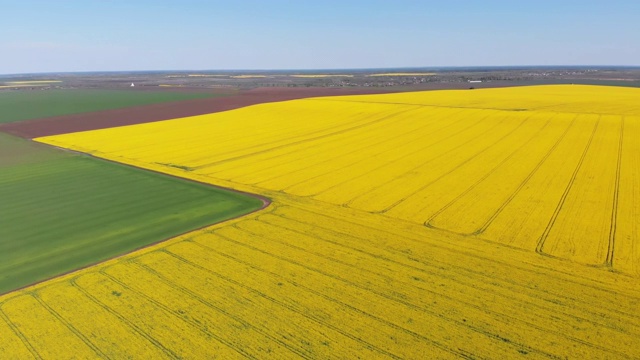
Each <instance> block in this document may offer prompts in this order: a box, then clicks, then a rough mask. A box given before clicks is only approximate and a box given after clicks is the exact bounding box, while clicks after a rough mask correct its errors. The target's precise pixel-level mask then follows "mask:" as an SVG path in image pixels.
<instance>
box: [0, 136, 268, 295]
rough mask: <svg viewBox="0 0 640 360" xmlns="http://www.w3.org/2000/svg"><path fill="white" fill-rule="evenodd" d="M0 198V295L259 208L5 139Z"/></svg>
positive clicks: (223, 194)
mask: <svg viewBox="0 0 640 360" xmlns="http://www.w3.org/2000/svg"><path fill="white" fill-rule="evenodd" d="M0 199H2V202H1V203H0V293H4V292H7V291H9V290H13V289H15V288H18V287H22V286H25V285H29V284H32V283H34V282H37V281H41V280H44V279H47V278H50V277H52V276H55V275H59V274H62V273H65V272H68V271H71V270H75V269H77V268H80V267H84V266H87V265H91V264H94V263H96V262H98V261H102V260H105V259H108V258H111V257H114V256H117V255H120V254H122V253H126V252H129V251H132V250H135V249H137V248H140V247H143V246H145V245H148V244H150V243H153V242H158V241H161V240H163V239H167V238H170V237H172V236H176V235H179V234H181V233H184V232H186V231H189V230H193V229H195V228H199V227H202V226H204V225H208V224H211V223H214V222H217V221H221V220H225V219H228V218H232V217H234V216H238V215H240V214H244V213H246V212H248V211H251V210H255V209H258V208H260V206H261V205H262V202H261V201H260V200H259V199H256V198H252V197H248V196H245V195H241V194H237V193H233V192H229V191H223V190H220V189H215V188H211V187H209V186H205V185H201V184H196V183H193V182H186V181H183V180H180V179H175V178H172V177H168V176H163V175H159V174H154V173H151V172H148V171H144V170H139V169H134V168H131V167H126V166H122V165H119V164H113V163H109V162H106V161H104V160H99V159H94V158H91V157H88V156H86V155H80V154H73V153H70V152H68V151H61V150H56V149H52V148H50V147H48V146H42V145H41V144H35V143H32V142H29V141H26V140H23V139H19V138H15V137H11V136H8V135H3V134H0Z"/></svg>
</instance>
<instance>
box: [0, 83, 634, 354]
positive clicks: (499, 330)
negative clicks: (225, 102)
mask: <svg viewBox="0 0 640 360" xmlns="http://www.w3.org/2000/svg"><path fill="white" fill-rule="evenodd" d="M639 99H640V90H637V89H626V88H613V87H595V86H568V85H567V86H538V87H522V88H505V89H491V90H473V91H471V90H463V91H437V92H418V93H404V94H389V95H363V96H348V97H330V98H315V99H306V100H295V101H289V102H281V103H270V104H262V105H255V106H251V107H247V108H243V109H238V110H234V111H229V112H223V113H217V114H211V115H203V116H196V117H190V118H183V119H176V120H169V121H163V122H157V123H148V124H142V125H136V126H129V127H121V128H113V129H105V130H99V131H92V132H85V133H75V134H67V135H60V136H53V137H48V138H42V139H38V141H41V142H44V143H49V144H52V145H56V146H61V147H65V148H70V149H73V150H78V151H83V152H87V153H90V154H93V155H95V156H98V157H103V158H106V159H110V160H114V161H118V162H123V163H127V164H131V165H135V166H139V167H143V168H148V169H153V170H158V171H162V172H165V173H169V174H173V175H177V176H182V177H186V178H191V179H195V180H199V181H203V182H208V183H211V184H216V185H222V186H228V187H232V188H235V189H238V190H243V191H249V192H254V193H260V194H262V195H265V196H268V197H270V198H271V199H272V200H273V203H272V204H271V205H270V206H269V207H267V208H266V209H264V210H262V211H260V212H258V213H255V214H252V215H249V216H247V217H244V218H240V219H236V220H233V221H230V222H226V223H222V224H218V225H214V226H211V227H209V228H206V229H203V230H200V231H196V232H193V233H190V234H186V235H183V236H181V237H178V238H176V239H173V240H170V241H168V242H165V243H163V244H160V245H157V246H155V247H152V248H149V249H145V250H143V251H140V252H137V253H134V254H130V255H126V256H123V257H121V258H119V259H114V260H111V261H109V262H106V263H104V264H100V265H97V266H95V267H92V268H89V269H85V270H81V271H78V272H76V273H73V274H70V275H67V276H64V277H61V278H58V279H55V280H52V281H48V282H45V283H42V284H39V285H36V286H33V287H31V288H27V289H24V290H20V291H17V292H14V293H11V294H8V295H5V296H3V297H0V338H2V339H3V341H2V342H0V354H7V356H6V357H7V358H25V357H36V358H38V357H41V358H49V357H56V358H60V357H62V358H64V357H69V358H71V357H80V358H90V357H112V358H126V357H127V356H136V357H139V358H161V357H167V358H214V357H216V356H217V357H218V358H225V359H226V358H240V357H249V358H256V359H258V358H265V357H272V358H308V359H325V358H327V359H330V358H335V359H346V358H348V359H351V358H362V359H373V358H395V359H430V358H434V359H445V358H494V359H511V358H519V357H521V358H551V359H565V358H575V359H606V358H620V359H627V358H629V359H630V358H639V357H640V344H639V342H638V338H639V336H640V310H639V307H638V306H639V304H640V279H639V277H638V275H640V266H639V265H638V263H639V261H640V250H638V245H637V242H638V226H639V224H640V220H639V219H640V174H639V172H640V136H639V135H640V105H638V104H640V102H639V101H638V100H639ZM541 255H544V256H541ZM55 341H58V342H59V344H58V345H56V344H54V342H55ZM52 352H56V354H52Z"/></svg>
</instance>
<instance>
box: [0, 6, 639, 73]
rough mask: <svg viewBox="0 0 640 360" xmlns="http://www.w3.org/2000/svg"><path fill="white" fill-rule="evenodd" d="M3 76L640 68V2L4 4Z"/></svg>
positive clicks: (0, 9) (0, 35)
mask: <svg viewBox="0 0 640 360" xmlns="http://www.w3.org/2000/svg"><path fill="white" fill-rule="evenodd" d="M0 14H2V15H1V16H0V74H10V73H26V72H54V71H103V70H104V71H112V70H113V71H118V70H180V69H184V70H198V69H201V70H202V69H331V68H378V67H422V66H489V65H496V66H502V65H640V0H608V1H591V0H582V1H579V0H556V1H552V0H535V1H534V0H440V1H436V0H432V1H430V0H420V1H418V0H416V1H412V0H386V1H383V0H339V1H335V0H226V1H216V0H209V1H206V0H183V1H177V0H176V1H169V0H110V1H106V0H105V1H100V0H55V1H54V0H41V1H37V0H0Z"/></svg>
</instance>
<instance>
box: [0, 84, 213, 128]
mask: <svg viewBox="0 0 640 360" xmlns="http://www.w3.org/2000/svg"><path fill="white" fill-rule="evenodd" d="M213 96H221V94H212V93H204V92H203V93H180V92H169V91H131V90H47V91H2V92H0V123H8V122H15V121H22V120H30V119H37V118H42V117H49V116H59V115H70V114H78V113H83V112H91V111H100V110H110V109H118V108H124V107H130V106H138V105H149V104H157V103H163V102H170V101H181V100H190V99H201V98H207V97H213Z"/></svg>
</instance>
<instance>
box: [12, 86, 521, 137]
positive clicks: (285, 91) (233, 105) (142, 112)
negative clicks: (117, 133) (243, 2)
mask: <svg viewBox="0 0 640 360" xmlns="http://www.w3.org/2000/svg"><path fill="white" fill-rule="evenodd" d="M522 85H531V83H526V82H508V81H493V82H488V83H480V84H469V83H466V82H460V83H426V84H422V85H419V86H414V87H394V88H365V87H357V88H327V87H305V88H301V87H295V88H286V87H273V88H266V87H265V88H254V89H250V90H241V91H239V92H238V93H237V94H232V95H229V96H222V97H212V98H208V99H195V100H186V101H179V102H170V103H161V104H154V105H144V106H137V107H129V108H124V109H114V110H105V111H97V112H91V113H82V114H73V115H64V116H55V117H49V118H42V119H34V120H27V121H21V122H13V123H6V124H0V131H3V132H6V133H9V134H13V135H17V136H20V137H24V138H28V139H33V138H37V137H41V136H49V135H60V134H66V133H72V132H78V131H88V130H97V129H104V128H110V127H117V126H125V125H133V124H141V123H147V122H153V121H161V120H169V119H176V118H181V117H187V116H195V115H202V114H209V113H214V112H220V111H227V110H233V109H237V108H241V107H244V106H249V105H255V104H261V103H268V102H276V101H286V100H295V99H302V98H309V97H317V96H332V95H335V96H339V95H360V94H383V93H393V92H405V91H424V90H446V89H468V88H469V87H470V86H474V87H475V88H494V87H508V86H522ZM176 89H180V90H178V91H199V92H202V91H210V92H214V93H220V92H230V91H232V90H230V89H224V90H219V89H205V90H203V89H197V88H171V90H170V91H174V90H176Z"/></svg>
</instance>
